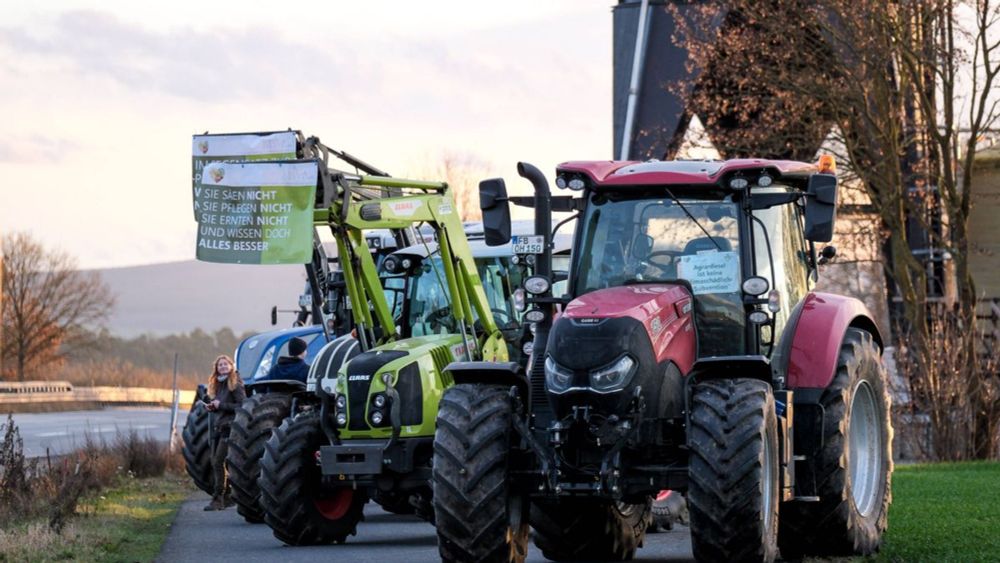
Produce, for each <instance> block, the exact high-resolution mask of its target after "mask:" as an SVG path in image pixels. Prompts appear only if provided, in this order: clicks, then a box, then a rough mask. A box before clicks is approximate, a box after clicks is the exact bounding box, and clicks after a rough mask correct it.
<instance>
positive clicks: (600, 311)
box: [561, 284, 694, 372]
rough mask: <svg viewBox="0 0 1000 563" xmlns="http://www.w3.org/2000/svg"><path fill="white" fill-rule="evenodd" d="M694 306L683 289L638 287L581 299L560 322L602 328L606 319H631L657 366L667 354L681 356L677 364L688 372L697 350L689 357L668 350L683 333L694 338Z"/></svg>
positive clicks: (599, 293) (650, 285)
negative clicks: (692, 316)
mask: <svg viewBox="0 0 1000 563" xmlns="http://www.w3.org/2000/svg"><path fill="white" fill-rule="evenodd" d="M691 306H692V298H691V293H690V292H689V291H688V289H687V288H686V287H684V286H682V285H672V284H636V285H627V286H621V287H611V288H607V289H600V290H597V291H592V292H590V293H587V294H585V295H581V296H580V297H578V298H576V299H574V300H573V301H571V302H570V303H569V304H568V305H567V306H566V309H565V311H564V313H563V315H562V317H561V319H567V320H571V321H572V323H573V324H575V325H580V326H587V325H597V324H599V323H600V324H603V322H604V321H605V320H606V319H632V320H634V321H636V322H637V323H638V324H639V325H641V326H642V328H643V329H644V331H645V334H646V336H647V338H648V340H649V342H650V344H651V345H652V347H653V351H654V357H655V358H656V360H657V361H658V362H659V361H663V360H664V359H666V356H667V355H668V354H669V355H671V356H680V357H678V358H675V359H674V361H675V363H678V364H679V367H681V369H682V370H683V371H685V372H686V371H687V369H686V368H687V367H689V363H690V362H692V361H693V360H694V349H693V348H691V350H690V353H689V354H688V353H685V352H684V351H678V352H680V353H679V354H670V352H671V351H669V350H668V348H669V347H670V346H669V345H670V342H671V341H672V340H673V339H674V336H676V335H677V334H678V333H680V332H682V331H687V332H689V333H692V337H693V329H694V327H693V326H692V320H691ZM614 324H616V325H617V324H622V323H614ZM625 324H628V325H632V324H633V323H628V322H626V323H625ZM621 328H624V325H623V327H621ZM692 342H693V338H692ZM602 359H603V358H602ZM678 360H682V361H683V363H684V364H687V365H680V364H681V363H682V362H681V361H678ZM581 367H582V366H581Z"/></svg>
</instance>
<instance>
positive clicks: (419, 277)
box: [409, 255, 457, 336]
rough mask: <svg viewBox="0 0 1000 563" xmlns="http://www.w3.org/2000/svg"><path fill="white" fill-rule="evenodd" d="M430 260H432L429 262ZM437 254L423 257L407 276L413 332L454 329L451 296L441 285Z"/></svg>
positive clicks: (417, 333)
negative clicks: (422, 260)
mask: <svg viewBox="0 0 1000 563" xmlns="http://www.w3.org/2000/svg"><path fill="white" fill-rule="evenodd" d="M432 262H433V264H432ZM445 283H446V281H445V278H444V265H443V264H442V263H441V258H440V256H437V255H435V256H433V257H432V258H430V259H427V260H424V262H423V264H422V265H420V267H419V268H418V270H417V272H415V273H414V274H413V277H412V278H411V279H410V318H409V324H410V328H411V331H412V335H413V336H427V335H431V334H445V333H449V332H456V331H457V327H455V326H454V324H455V321H454V317H452V314H451V296H449V295H448V290H447V289H446V286H445V285H444V284H445Z"/></svg>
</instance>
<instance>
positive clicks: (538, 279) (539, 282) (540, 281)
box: [524, 276, 549, 295]
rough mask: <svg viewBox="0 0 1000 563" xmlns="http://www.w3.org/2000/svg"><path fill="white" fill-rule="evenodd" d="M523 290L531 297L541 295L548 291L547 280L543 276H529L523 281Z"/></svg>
mask: <svg viewBox="0 0 1000 563" xmlns="http://www.w3.org/2000/svg"><path fill="white" fill-rule="evenodd" d="M524 289H525V290H526V291H527V292H528V293H530V294H532V295H541V294H543V293H545V292H546V291H548V290H549V280H548V279H546V278H545V277H544V276H531V277H530V278H528V279H526V280H524Z"/></svg>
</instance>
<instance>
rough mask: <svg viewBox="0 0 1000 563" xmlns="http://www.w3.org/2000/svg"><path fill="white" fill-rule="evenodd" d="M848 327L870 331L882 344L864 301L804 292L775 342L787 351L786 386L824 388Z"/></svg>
mask: <svg viewBox="0 0 1000 563" xmlns="http://www.w3.org/2000/svg"><path fill="white" fill-rule="evenodd" d="M848 328H860V329H862V330H865V331H867V332H870V333H871V335H872V337H873V338H874V339H875V342H876V343H877V344H878V346H879V349H881V348H882V335H881V334H880V333H879V330H878V326H877V325H876V324H875V321H874V320H873V317H872V315H871V313H870V312H869V311H868V308H867V307H865V305H864V303H862V302H861V301H859V300H858V299H855V298H853V297H845V296H843V295H834V294H832V293H819V292H811V293H809V294H808V295H806V297H805V299H804V300H803V301H802V302H801V303H800V304H799V305H798V306H796V307H795V309H794V310H793V311H792V314H791V315H790V318H789V319H788V324H787V325H786V329H785V334H783V335H782V337H781V340H782V341H781V342H780V343H779V345H778V348H779V350H781V349H783V350H786V351H787V352H785V354H787V368H786V373H787V378H788V382H787V385H788V388H789V389H797V388H813V389H824V388H826V386H827V385H829V384H830V382H831V381H832V380H833V376H834V371H835V370H836V369H837V357H838V355H839V354H840V346H841V344H843V341H844V335H845V334H846V333H847V329H848ZM786 339H788V340H787V342H786ZM782 355H784V354H782ZM776 367H777V368H778V369H781V368H780V366H776Z"/></svg>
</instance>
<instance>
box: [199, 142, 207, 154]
mask: <svg viewBox="0 0 1000 563" xmlns="http://www.w3.org/2000/svg"><path fill="white" fill-rule="evenodd" d="M198 150H200V151H201V154H205V153H207V152H208V141H198Z"/></svg>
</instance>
